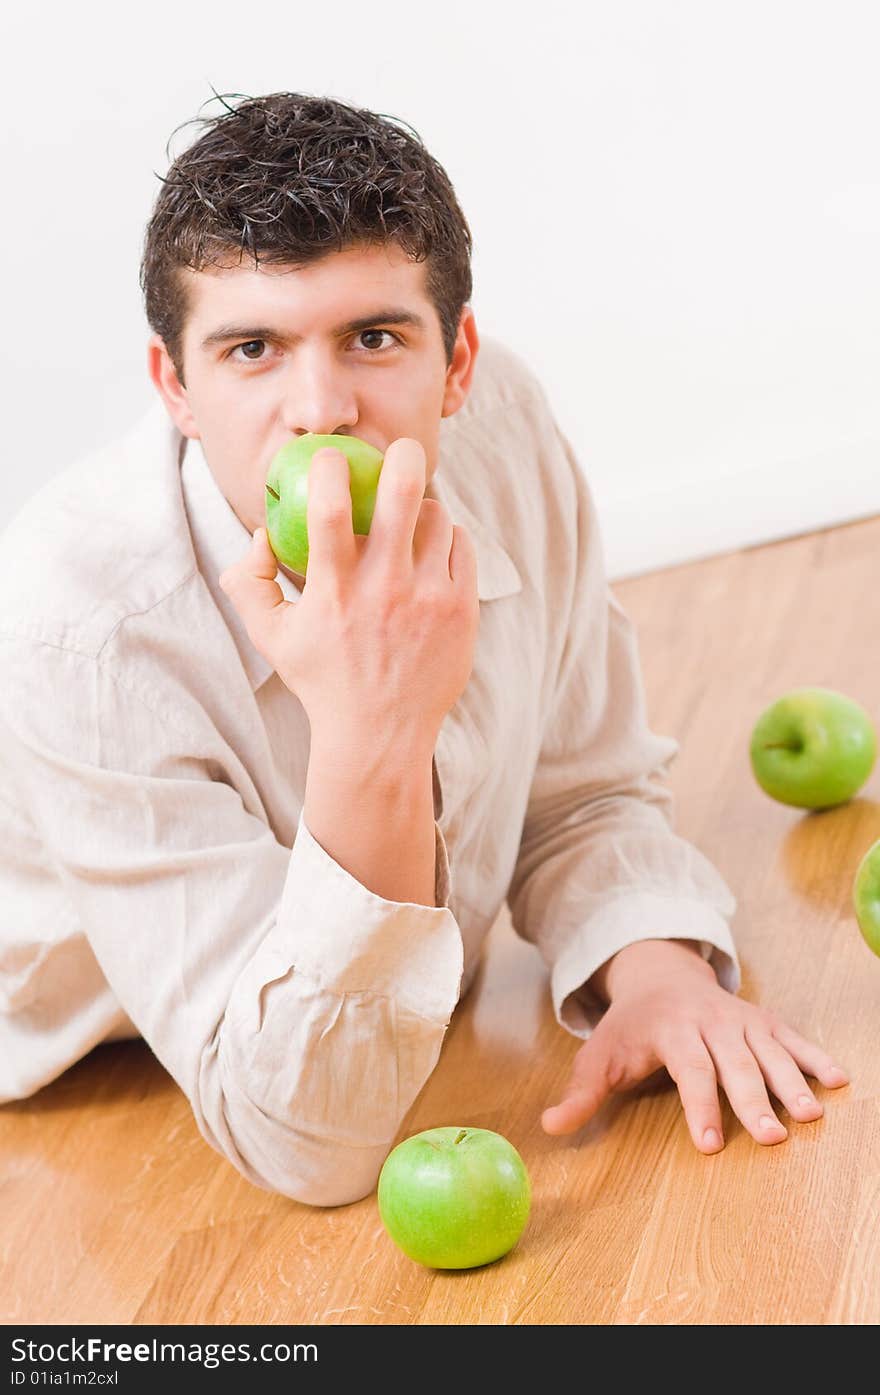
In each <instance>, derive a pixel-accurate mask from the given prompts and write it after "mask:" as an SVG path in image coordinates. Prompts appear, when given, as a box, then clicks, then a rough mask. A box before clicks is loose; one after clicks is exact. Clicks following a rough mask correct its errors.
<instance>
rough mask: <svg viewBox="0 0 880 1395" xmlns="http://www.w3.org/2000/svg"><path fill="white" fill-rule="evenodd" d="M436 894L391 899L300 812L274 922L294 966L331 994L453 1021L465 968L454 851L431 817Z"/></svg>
mask: <svg viewBox="0 0 880 1395" xmlns="http://www.w3.org/2000/svg"><path fill="white" fill-rule="evenodd" d="M434 842H435V849H436V856H435V871H434V884H435V900H436V901H437V902H438V904H437V905H436V906H434V907H432V906H422V905H419V904H418V903H417V902H414V901H386V900H385V898H384V897H382V896H377V895H376V893H375V892H373V891H370V890H369V889H368V888H367V887H365V886H363V885H362V884H361V882H359V881H358V880H357V879H356V878H355V877H353V876H352V875H351V873H350V872H348V871H346V869H345V868H344V867H342V866H341V865H340V864H339V863H338V862H336V861H335V859H334V858H332V857H331V856H330V855H329V853H327V852H326V851H325V850H324V848H323V847H322V846H321V845H320V843H318V842H317V841H316V840H315V839H314V838H313V837H312V834H311V833H310V831H309V829H308V826H307V824H306V822H305V818H304V817H303V815H302V814H300V819H299V824H298V825H297V830H296V838H295V840H294V844H293V849H292V851H291V854H290V864H289V867H288V871H287V879H286V881H285V884H284V891H283V893H282V897H281V905H280V907H279V915H278V922H277V929H278V930H279V931H280V932H281V936H282V938H281V943H283V944H284V945H285V946H286V951H287V954H289V959H290V962H291V964H292V965H293V967H294V970H295V971H297V970H298V971H299V972H301V973H303V974H307V975H308V977H309V978H310V979H313V980H314V981H315V982H316V983H318V984H319V985H320V986H321V987H322V988H324V989H326V990H327V991H329V992H332V993H340V994H342V993H372V994H381V995H382V996H384V997H388V998H393V999H395V1000H396V1001H397V1002H399V1003H400V1004H401V1005H402V1006H404V1007H406V1008H407V1009H408V1010H409V1011H411V1012H414V1013H416V1014H418V1015H419V1016H421V1017H426V1018H430V1019H432V1020H434V1021H442V1022H448V1021H449V1019H450V1017H451V1016H452V1012H453V1011H454V1009H455V1006H456V1003H457V1002H458V997H459V991H460V987H461V976H462V971H463V968H464V947H463V944H462V938H461V931H460V930H459V927H458V922H457V921H456V919H455V917H454V915H453V914H452V911H451V910H450V909H449V906H448V900H449V880H450V877H449V857H448V853H447V849H446V843H445V840H444V838H443V835H442V833H441V832H440V828H439V826H438V824H437V822H436V820H435V822H434Z"/></svg>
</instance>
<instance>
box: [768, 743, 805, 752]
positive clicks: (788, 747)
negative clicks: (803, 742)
mask: <svg viewBox="0 0 880 1395" xmlns="http://www.w3.org/2000/svg"><path fill="white" fill-rule="evenodd" d="M763 749H764V750H765V751H799V750H800V749H801V747H800V745H799V744H798V742H797V741H794V742H792V741H765V742H764V747H763Z"/></svg>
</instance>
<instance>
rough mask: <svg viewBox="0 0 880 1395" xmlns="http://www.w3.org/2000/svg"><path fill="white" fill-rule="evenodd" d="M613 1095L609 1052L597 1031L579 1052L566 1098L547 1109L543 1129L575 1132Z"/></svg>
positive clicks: (544, 1114) (567, 1086)
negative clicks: (609, 1070) (610, 1080)
mask: <svg viewBox="0 0 880 1395" xmlns="http://www.w3.org/2000/svg"><path fill="white" fill-rule="evenodd" d="M610 1093H611V1085H610V1083H609V1073H608V1053H607V1049H606V1047H605V1044H604V1038H603V1037H602V1036H601V1035H600V1034H599V1033H598V1031H597V1032H594V1033H593V1035H592V1036H591V1037H589V1038H588V1039H587V1040H586V1041H585V1042H584V1044H583V1046H582V1047H581V1048H580V1049H579V1051H578V1053H577V1055H576V1056H575V1058H574V1066H573V1068H572V1072H571V1076H570V1078H569V1081H568V1084H567V1085H566V1087H565V1090H564V1091H563V1094H562V1099H561V1100H560V1101H559V1103H558V1104H552V1105H550V1106H549V1108H548V1109H545V1110H544V1112H543V1114H542V1115H541V1127H542V1128H543V1130H544V1132H545V1133H550V1134H560V1133H574V1132H575V1130H577V1129H579V1128H581V1126H582V1125H583V1124H585V1123H586V1122H587V1120H588V1119H592V1117H593V1115H594V1114H595V1113H596V1111H597V1110H598V1109H599V1107H600V1106H601V1105H602V1104H603V1103H604V1102H605V1100H606V1099H607V1098H608V1096H609V1094H610Z"/></svg>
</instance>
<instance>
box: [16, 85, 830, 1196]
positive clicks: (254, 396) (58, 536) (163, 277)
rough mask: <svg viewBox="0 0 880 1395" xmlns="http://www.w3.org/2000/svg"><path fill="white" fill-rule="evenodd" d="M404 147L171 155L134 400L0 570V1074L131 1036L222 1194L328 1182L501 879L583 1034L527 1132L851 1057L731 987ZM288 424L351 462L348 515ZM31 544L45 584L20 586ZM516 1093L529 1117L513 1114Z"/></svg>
mask: <svg viewBox="0 0 880 1395" xmlns="http://www.w3.org/2000/svg"><path fill="white" fill-rule="evenodd" d="M470 250H471V239H470V232H469V229H468V227H467V223H466V222H465V219H464V216H463V214H462V212H461V209H460V208H459V206H458V203H457V200H456V198H455V195H454V192H453V190H452V187H451V185H450V183H449V180H448V179H447V177H446V175H445V173H444V172H443V170H442V169H441V167H440V166H439V165H438V164H437V163H436V161H434V160H433V159H432V157H431V156H430V155H429V154H428V153H427V151H426V150H425V149H424V147H423V146H422V144H421V142H420V141H418V139H417V138H415V137H414V136H412V135H410V134H408V133H406V132H405V131H403V130H402V129H401V128H400V127H399V126H397V125H394V124H392V123H391V122H390V121H388V120H386V119H383V118H381V117H379V116H377V115H375V114H374V113H371V112H367V111H361V110H356V109H353V108H351V107H347V106H345V105H343V104H341V103H338V102H334V101H330V100H325V99H322V98H314V97H303V96H300V95H297V94H290V93H277V94H274V95H272V96H269V97H265V98H262V99H258V100H250V101H245V102H242V103H241V104H240V105H239V106H238V107H237V108H235V109H233V108H231V107H227V109H226V113H225V114H224V115H223V116H222V117H220V118H218V119H217V120H216V121H214V122H213V124H211V125H210V126H209V129H208V130H207V131H206V132H205V133H204V134H203V135H202V136H201V138H200V139H199V140H198V141H197V142H196V143H195V144H194V145H193V146H192V147H191V148H190V149H189V150H188V151H186V152H185V153H184V154H183V155H182V156H180V157H179V158H178V159H177V160H176V161H175V162H174V164H173V165H172V168H171V170H170V171H169V174H168V176H167V178H166V179H165V181H164V182H163V189H162V192H161V193H160V196H159V198H158V200H157V204H156V207H155V209H154V212H153V215H152V218H151V220H150V223H149V225H148V228H147V233H146V239H145V248H144V258H143V263H142V285H143V288H144V291H145V298H146V309H147V316H148V320H149V323H150V326H151V329H152V331H153V333H152V337H151V339H150V342H149V349H148V362H149V371H150V377H151V379H152V381H153V383H154V384H155V386H156V389H157V392H158V395H159V398H160V401H159V402H157V403H156V404H155V407H154V409H153V410H152V411H151V412H150V413H148V414H147V416H146V417H145V418H144V420H143V421H142V422H140V423H139V424H138V425H137V427H136V428H135V429H134V430H133V431H132V432H131V433H130V434H129V436H127V437H126V439H125V440H124V441H123V442H121V443H115V444H114V445H112V446H110V447H108V448H107V449H105V450H103V451H101V452H99V453H98V454H97V455H96V456H95V457H93V458H92V459H91V460H88V461H85V462H82V463H81V464H78V465H75V466H73V467H71V468H70V469H68V470H66V471H64V472H62V473H61V474H60V475H59V476H58V477H56V478H55V479H53V480H51V481H49V482H48V484H47V485H46V486H44V488H43V489H42V490H40V491H39V492H38V493H37V495H36V496H35V497H34V498H33V499H32V500H31V501H29V502H28V504H27V505H26V506H25V508H24V509H23V510H21V511H20V512H19V514H18V515H17V516H16V518H15V519H14V520H13V522H12V524H11V525H10V526H9V528H8V529H7V530H6V533H5V536H4V539H3V548H2V554H0V644H2V653H3V662H4V675H5V678H4V684H3V689H2V697H0V757H2V768H3V771H4V782H3V798H2V801H0V817H2V826H0V831H2V835H3V836H2V844H0V845H2V853H0V858H2V864H0V865H2V891H3V895H2V906H3V910H2V916H3V920H2V961H0V967H2V977H0V989H2V993H3V1008H2V1017H0V1072H2V1074H0V1098H3V1099H10V1098H16V1097H21V1096H23V1095H27V1094H29V1093H32V1092H33V1091H34V1090H36V1089H38V1088H39V1087H40V1086H41V1085H43V1084H45V1083H46V1082H47V1081H49V1080H51V1079H53V1078H54V1077H56V1076H57V1075H58V1074H60V1073H61V1071H63V1070H64V1069H65V1068H66V1067H67V1066H68V1065H70V1064H71V1063H72V1062H73V1061H75V1060H77V1059H79V1058H80V1057H81V1056H82V1055H84V1054H85V1053H86V1052H87V1051H88V1050H90V1049H91V1048H92V1047H93V1046H94V1045H95V1044H96V1043H98V1042H100V1041H103V1040H108V1039H112V1038H114V1037H118V1036H125V1035H138V1034H140V1035H142V1036H143V1037H144V1038H145V1040H146V1041H147V1042H148V1043H149V1044H150V1046H151V1047H152V1049H153V1051H154V1052H155V1054H156V1055H157V1057H158V1058H159V1060H160V1061H162V1063H163V1064H164V1065H165V1066H166V1068H167V1069H168V1070H169V1072H170V1073H171V1074H172V1075H173V1077H174V1078H175V1080H176V1081H177V1082H178V1083H179V1085H180V1086H181V1088H182V1089H183V1090H184V1091H185V1092H186V1094H187V1096H188V1098H189V1100H190V1102H191V1104H192V1108H193V1111H194V1115H195V1118H196V1120H197V1122H198V1125H199V1128H200V1129H201V1131H202V1133H203V1135H204V1137H205V1138H206V1139H207V1140H208V1141H209V1142H210V1143H211V1144H212V1145H213V1146H214V1147H215V1148H217V1149H219V1150H220V1151H221V1152H222V1153H223V1154H224V1155H225V1156H226V1157H227V1158H229V1159H230V1160H231V1161H232V1163H233V1164H234V1165H235V1166H236V1167H237V1168H239V1170H240V1171H241V1172H242V1173H243V1174H244V1175H245V1176H246V1177H248V1178H249V1179H250V1180H251V1181H252V1182H254V1183H255V1184H257V1185H259V1186H263V1187H267V1188H271V1189H275V1190H278V1191H280V1192H283V1193H285V1194H287V1195H289V1196H291V1197H295V1198H297V1199H299V1200H301V1201H304V1202H307V1203H312V1204H316V1205H336V1204H340V1203H344V1202H348V1201H353V1200H356V1199H358V1198H359V1197H362V1196H364V1195H366V1194H367V1193H368V1192H369V1191H371V1190H372V1188H373V1187H374V1185H375V1182H376V1178H377V1176H378V1172H379V1169H380V1167H381V1165H382V1162H383V1161H384V1158H385V1156H386V1154H387V1152H388V1149H389V1147H390V1144H391V1141H392V1139H393V1137H394V1135H395V1133H396V1131H397V1129H398V1127H399V1124H400V1121H401V1120H402V1118H403V1116H404V1114H405V1112H406V1111H407V1109H408V1108H409V1106H410V1105H411V1103H412V1101H413V1100H414V1099H415V1097H416V1095H417V1093H418V1092H419V1090H420V1089H421V1088H422V1086H423V1084H424V1082H425V1081H426V1079H427V1078H428V1076H429V1075H430V1074H431V1072H432V1070H433V1068H434V1066H435V1065H436V1062H437V1060H438V1057H439V1053H440V1049H441V1046H442V1041H443V1036H444V1032H445V1030H446V1027H447V1025H448V1022H449V1020H450V1017H451V1014H452V1012H453V1010H454V1008H455V1006H456V1003H457V1002H458V1000H459V998H460V996H461V994H462V993H463V992H464V991H466V989H467V987H468V985H469V984H470V982H471V980H472V977H473V973H474V970H475V967H476V964H477V962H478V958H479V952H480V947H481V944H482V941H483V939H484V938H485V935H486V933H487V932H488V930H489V928H490V927H491V925H492V923H493V922H494V920H495V918H496V916H497V913H498V911H499V909H500V907H501V906H502V905H503V903H504V901H505V899H507V900H508V901H509V904H510V909H511V916H512V920H513V924H514V926H515V928H516V929H517V931H518V932H519V933H520V934H521V935H522V936H524V937H525V938H527V939H529V940H530V941H532V942H533V943H535V944H536V945H537V946H538V948H539V950H540V952H541V953H542V955H543V957H544V959H545V961H546V963H547V964H548V966H549V969H550V974H551V980H550V987H551V995H552V1000H553V1005H554V1009H555V1012H556V1015H557V1018H558V1020H559V1022H560V1023H561V1025H563V1026H564V1027H565V1028H566V1029H567V1030H569V1031H570V1032H571V1033H573V1034H574V1035H577V1036H580V1037H583V1038H584V1039H585V1040H584V1045H583V1046H582V1047H581V1048H580V1050H579V1052H578V1055H577V1057H576V1059H575V1066H574V1071H573V1075H572V1079H571V1082H570V1085H569V1088H568V1090H567V1092H566V1094H565V1097H564V1098H563V1099H562V1100H561V1101H560V1102H557V1103H555V1104H550V1107H548V1109H547V1110H546V1112H545V1114H544V1116H543V1123H544V1127H545V1129H546V1130H547V1131H548V1132H550V1133H569V1132H572V1131H573V1130H575V1129H576V1128H578V1127H580V1125H581V1124H582V1123H583V1122H584V1121H585V1120H586V1119H587V1118H589V1117H590V1116H591V1115H592V1114H593V1113H594V1112H595V1110H596V1109H598V1108H599V1106H600V1105H601V1103H602V1101H603V1100H604V1099H605V1098H606V1096H607V1095H608V1094H609V1092H611V1091H612V1090H615V1089H619V1088H626V1087H628V1086H631V1085H633V1084H635V1083H637V1082H638V1081H639V1080H642V1079H644V1078H645V1077H647V1076H648V1075H650V1074H653V1073H654V1072H655V1071H657V1070H658V1069H660V1068H662V1067H665V1068H666V1069H667V1070H668V1072H669V1074H670V1075H671V1076H672V1078H673V1079H674V1080H675V1082H676V1084H677V1086H678V1089H679V1093H680V1095H681V1099H682V1103H683V1106H684V1110H685V1114H686V1118H687V1124H688V1128H689V1130H690V1133H691V1136H692V1139H693V1142H694V1144H695V1145H696V1147H697V1148H698V1149H700V1150H701V1151H703V1152H706V1153H711V1152H714V1151H717V1150H718V1149H719V1148H720V1147H722V1146H723V1140H722V1138H721V1113H720V1104H719V1096H718V1087H719V1085H720V1086H721V1087H722V1088H723V1089H724V1091H725V1092H726V1093H727V1096H728V1098H729V1101H730V1103H731V1106H732V1108H733V1109H734V1111H735V1112H736V1114H737V1115H738V1116H739V1118H740V1119H741V1120H742V1122H743V1124H744V1125H745V1127H746V1128H747V1129H748V1131H749V1132H750V1134H751V1135H752V1136H753V1137H754V1138H755V1139H756V1140H757V1141H758V1142H759V1143H776V1142H779V1141H780V1140H781V1139H782V1138H784V1137H785V1133H786V1131H785V1129H784V1127H783V1126H782V1124H781V1123H780V1122H779V1121H778V1119H777V1118H776V1115H775V1113H774V1110H773V1108H772V1106H771V1104H770V1099H769V1094H768V1089H769V1090H770V1091H772V1092H773V1094H774V1095H775V1096H776V1097H777V1098H778V1099H779V1100H780V1101H781V1102H782V1103H783V1104H784V1106H785V1108H786V1109H787V1110H788V1111H789V1113H790V1114H791V1115H792V1117H793V1118H795V1119H797V1120H810V1119H815V1118H817V1117H818V1116H819V1115H820V1114H821V1112H822V1108H821V1105H820V1104H819V1103H818V1101H817V1100H816V1098H815V1097H814V1096H813V1094H812V1092H811V1090H810V1088H809V1086H808V1085H807V1083H806V1080H805V1078H804V1074H803V1072H807V1073H809V1074H812V1075H815V1076H817V1077H818V1078H819V1079H820V1080H821V1081H822V1083H823V1084H825V1085H828V1086H834V1085H838V1084H842V1083H844V1082H845V1079H846V1077H845V1075H844V1074H843V1072H842V1071H840V1070H839V1068H837V1067H835V1065H834V1063H833V1062H832V1061H831V1060H830V1058H829V1057H828V1056H827V1055H826V1054H825V1053H824V1052H823V1051H821V1050H819V1049H818V1048H817V1047H815V1046H814V1045H812V1044H811V1043H809V1042H808V1041H806V1040H804V1039H803V1038H802V1037H800V1036H799V1035H798V1034H797V1033H795V1032H794V1031H793V1030H792V1029H791V1028H789V1027H788V1026H786V1025H785V1024H784V1023H782V1022H780V1021H778V1020H777V1019H776V1018H775V1017H774V1016H773V1015H772V1014H770V1013H769V1012H767V1011H765V1010H763V1009H760V1008H758V1007H756V1006H754V1005H751V1004H748V1003H746V1002H743V1001H742V1000H741V999H739V998H738V997H737V996H736V990H737V988H738V986H739V970H738V965H737V961H736V953H735V949H734V946H733V942H732V939H731V935H730V928H729V924H728V921H729V918H730V917H731V915H732V913H733V910H734V902H733V898H732V896H731V894H730V892H729V890H728V888H727V887H726V886H725V884H724V882H723V881H722V879H721V878H720V876H719V875H718V873H717V872H716V871H715V869H714V868H713V867H712V866H711V865H710V864H709V862H708V861H707V860H706V859H705V858H704V857H703V855H702V854H701V853H700V852H699V851H698V850H697V849H696V848H694V847H692V846H691V845H690V844H688V843H686V842H685V841H684V840H682V839H681V838H679V837H678V836H677V835H676V834H675V833H674V832H673V830H672V828H671V822H670V800H669V793H668V790H667V789H666V788H665V786H664V784H663V781H662V776H663V774H664V773H665V768H666V766H667V765H668V763H669V761H670V760H671V759H672V757H673V756H674V754H675V752H676V750H677V747H676V743H675V742H674V741H672V740H670V739H664V738H660V737H658V736H655V735H654V734H653V733H652V732H650V730H649V729H648V727H647V725H646V720H645V713H644V701H643V695H642V688H641V680H640V676H639V669H638V658H637V650H636V641H635V636H634V633H633V630H632V627H631V626H630V624H629V622H628V620H627V618H626V616H625V615H624V613H623V611H622V610H621V608H620V606H619V605H618V603H617V602H616V600H615V599H614V597H613V596H612V595H611V593H610V591H609V590H608V587H607V582H606V579H605V573H604V566H603V560H602V550H601V542H600V537H599V529H598V524H597V520H596V516H595V511H594V507H593V502H592V497H591V494H590V492H589V489H588V487H587V484H586V482H585V480H584V477H583V475H582V472H581V470H580V468H579V466H578V464H577V462H576V460H575V459H574V455H573V453H572V450H571V447H570V445H569V443H568V442H567V440H566V439H565V437H564V436H563V435H562V434H561V432H560V430H559V428H558V426H557V425H556V423H555V421H554V419H553V415H552V412H551V411H550V408H549V405H548V402H547V399H546V396H545V395H544V393H543V391H542V389H541V388H540V386H539V385H538V383H537V382H536V380H535V378H534V377H533V375H532V374H531V373H530V371H529V370H528V369H527V367H526V366H525V365H524V364H523V363H522V362H521V361H520V360H519V359H518V358H517V356H515V355H514V354H512V353H510V352H509V351H508V350H506V349H505V348H503V346H501V345H500V344H497V343H489V342H487V343H486V344H484V345H483V346H482V347H481V345H480V341H479V337H478V334H477V328H476V323H475V319H474V314H473V310H472V308H471V307H470V305H469V298H470V294H471V277H470ZM304 432H314V433H326V434H341V435H353V436H358V437H360V438H361V439H363V440H365V441H368V442H369V443H371V444H372V445H374V446H376V447H377V448H378V449H379V450H380V451H381V452H382V453H383V455H384V464H383V469H382V474H381V476H380V482H379V491H378V498H377V503H376V509H375V514H374V518H373V522H372V525H371V530H370V533H369V536H367V537H361V536H360V535H357V536H356V535H355V534H354V533H353V531H352V521H351V500H350V495H349V487H348V467H347V465H346V463H345V459H344V457H343V456H342V455H341V454H340V453H334V452H329V453H327V452H322V453H319V454H318V455H316V456H315V458H314V461H313V464H312V468H311V472H310V476H309V495H308V527H309V543H310V555H309V563H308V577H307V578H306V577H303V576H297V575H295V574H293V573H291V572H290V571H288V570H287V569H286V568H284V567H282V568H280V570H279V569H278V567H277V564H276V560H275V558H274V556H273V555H272V553H271V551H270V549H269V547H268V543H267V538H266V533H265V528H264V523H265V509H264V498H265V493H264V490H265V477H266V471H267V468H268V465H269V462H270V460H271V459H272V457H273V455H274V454H275V452H276V451H277V450H278V449H279V447H280V446H281V445H282V444H283V443H284V442H285V441H286V440H289V439H290V438H291V437H293V436H298V435H301V434H302V433H304ZM37 557H39V559H40V562H41V563H42V566H41V567H40V568H39V569H37V568H35V567H34V560H35V558H37ZM548 1103H549V1102H548Z"/></svg>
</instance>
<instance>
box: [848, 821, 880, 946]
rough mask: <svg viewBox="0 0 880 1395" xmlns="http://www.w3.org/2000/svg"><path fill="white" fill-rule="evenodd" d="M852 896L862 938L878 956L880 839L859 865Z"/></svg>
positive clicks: (879, 933) (879, 931)
mask: <svg viewBox="0 0 880 1395" xmlns="http://www.w3.org/2000/svg"><path fill="white" fill-rule="evenodd" d="M852 896H853V905H854V906H855V911H856V920H857V921H858V925H859V929H860V930H861V932H862V938H863V939H864V941H865V943H866V945H867V946H868V948H869V949H872V950H873V951H874V953H875V954H877V955H880V839H878V840H877V842H876V843H872V844H871V846H870V848H869V849H868V851H867V852H866V853H865V855H864V857H863V858H862V860H861V862H860V863H859V866H858V870H857V871H856V875H855V880H854V882H853V891H852Z"/></svg>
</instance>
